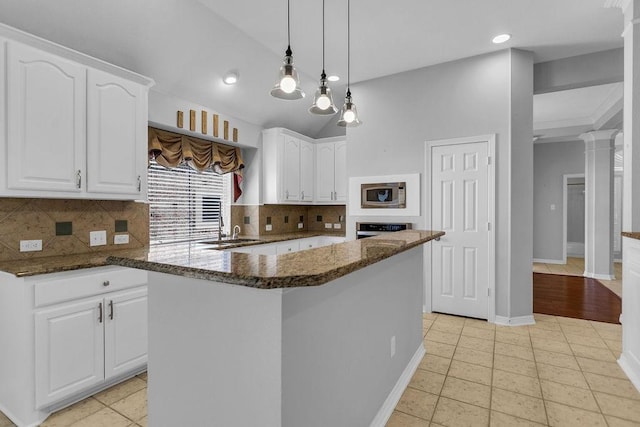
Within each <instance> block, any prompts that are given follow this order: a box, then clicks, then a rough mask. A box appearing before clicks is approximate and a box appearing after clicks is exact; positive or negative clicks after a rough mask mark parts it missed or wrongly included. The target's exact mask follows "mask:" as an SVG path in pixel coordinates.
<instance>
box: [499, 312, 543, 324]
mask: <svg viewBox="0 0 640 427" xmlns="http://www.w3.org/2000/svg"><path fill="white" fill-rule="evenodd" d="M495 324H496V325H502V326H523V325H535V324H536V321H535V319H534V318H533V314H532V315H530V316H518V317H506V316H496V320H495Z"/></svg>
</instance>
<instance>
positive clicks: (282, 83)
mask: <svg viewBox="0 0 640 427" xmlns="http://www.w3.org/2000/svg"><path fill="white" fill-rule="evenodd" d="M283 62H284V64H282V67H280V73H279V74H278V81H277V82H276V84H275V86H274V87H273V89H271V96H274V97H276V98H280V99H287V100H293V99H300V98H304V92H303V91H302V89H301V88H300V79H299V78H298V72H297V71H296V69H295V68H294V67H293V52H291V23H290V12H289V0H287V50H286V51H285V53H284V61H283Z"/></svg>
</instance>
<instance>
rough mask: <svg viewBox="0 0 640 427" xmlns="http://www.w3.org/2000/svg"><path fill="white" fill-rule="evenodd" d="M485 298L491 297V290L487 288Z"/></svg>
mask: <svg viewBox="0 0 640 427" xmlns="http://www.w3.org/2000/svg"><path fill="white" fill-rule="evenodd" d="M487 296H488V297H490V296H491V288H487Z"/></svg>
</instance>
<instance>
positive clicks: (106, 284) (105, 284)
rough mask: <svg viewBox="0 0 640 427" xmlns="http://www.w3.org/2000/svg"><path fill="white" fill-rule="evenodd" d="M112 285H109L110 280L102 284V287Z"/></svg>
mask: <svg viewBox="0 0 640 427" xmlns="http://www.w3.org/2000/svg"><path fill="white" fill-rule="evenodd" d="M110 284H111V283H109V281H108V280H105V281H104V282H102V286H109V285H110Z"/></svg>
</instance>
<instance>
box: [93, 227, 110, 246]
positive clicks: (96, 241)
mask: <svg viewBox="0 0 640 427" xmlns="http://www.w3.org/2000/svg"><path fill="white" fill-rule="evenodd" d="M106 244H107V231H106V230H100V231H90V232H89V246H103V245H106Z"/></svg>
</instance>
